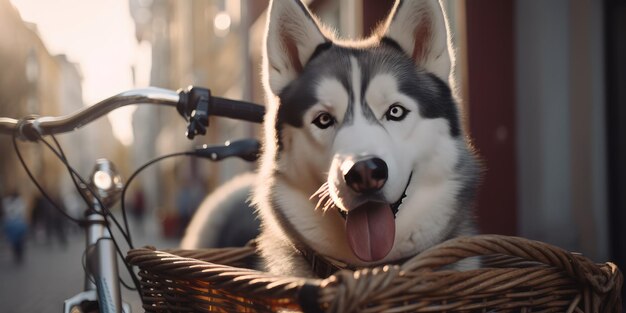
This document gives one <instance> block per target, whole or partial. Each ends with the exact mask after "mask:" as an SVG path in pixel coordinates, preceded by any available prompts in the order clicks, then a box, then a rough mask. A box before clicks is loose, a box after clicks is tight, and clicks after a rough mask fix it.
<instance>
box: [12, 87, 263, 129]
mask: <svg viewBox="0 0 626 313" xmlns="http://www.w3.org/2000/svg"><path fill="white" fill-rule="evenodd" d="M131 104H158V105H166V106H174V107H176V108H177V110H178V112H179V113H180V114H181V115H182V116H183V117H184V118H185V119H186V120H187V121H188V122H189V127H188V135H187V137H189V138H190V139H191V138H193V137H194V136H195V135H196V134H198V133H200V134H204V133H205V128H206V127H207V126H208V116H210V115H216V116H223V117H229V118H235V119H241V120H246V121H249V122H256V123H260V122H262V121H263V115H264V114H265V108H264V107H263V106H260V105H257V104H254V103H249V102H244V101H235V100H229V99H225V98H220V97H213V96H211V92H210V91H209V90H208V89H204V88H199V87H188V88H187V89H184V90H179V91H178V92H175V91H172V90H168V89H163V88H156V87H150V88H144V89H134V90H129V91H126V92H122V93H120V94H118V95H115V96H113V97H110V98H108V99H105V100H103V101H100V102H98V103H96V104H94V105H92V106H89V107H86V108H84V109H82V110H79V111H77V112H75V113H73V114H70V115H66V116H62V117H37V116H31V117H27V118H25V119H22V120H17V119H12V118H6V117H0V133H7V134H10V133H12V132H14V131H15V130H17V132H18V137H19V138H21V139H23V140H30V141H35V140H37V139H38V138H39V136H43V135H53V134H59V133H65V132H70V131H73V130H75V129H78V128H80V127H83V126H85V125H86V124H89V123H90V122H92V121H94V120H95V119H98V118H99V117H101V116H103V115H105V114H107V113H109V112H111V111H113V110H115V109H117V108H120V107H123V106H126V105H131Z"/></svg>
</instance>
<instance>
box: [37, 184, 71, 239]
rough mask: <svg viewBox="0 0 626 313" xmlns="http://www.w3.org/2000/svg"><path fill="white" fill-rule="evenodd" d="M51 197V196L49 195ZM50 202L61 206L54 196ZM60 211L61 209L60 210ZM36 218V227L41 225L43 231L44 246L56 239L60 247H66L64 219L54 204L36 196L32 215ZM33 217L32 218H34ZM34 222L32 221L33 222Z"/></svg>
mask: <svg viewBox="0 0 626 313" xmlns="http://www.w3.org/2000/svg"><path fill="white" fill-rule="evenodd" d="M51 196H52V195H51ZM52 197H53V198H52V200H53V201H55V203H57V204H58V205H61V206H62V203H61V202H60V201H59V200H58V199H57V198H56V197H54V196H52ZM61 209H62V208H61ZM35 213H37V214H36V215H37V216H38V217H37V224H35V225H37V227H39V226H40V225H42V224H43V227H44V231H45V238H46V244H47V245H51V244H52V240H53V237H56V238H57V240H58V241H59V243H60V244H61V246H62V247H65V246H67V236H66V234H65V217H64V216H63V215H62V214H61V212H58V211H57V208H55V206H54V204H52V203H51V202H50V200H48V199H47V198H45V197H42V196H38V197H37V198H36V199H35V206H34V207H33V214H34V216H35ZM34 216H33V217H34ZM34 221H35V220H34V219H33V222H34Z"/></svg>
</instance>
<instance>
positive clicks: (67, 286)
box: [0, 216, 178, 313]
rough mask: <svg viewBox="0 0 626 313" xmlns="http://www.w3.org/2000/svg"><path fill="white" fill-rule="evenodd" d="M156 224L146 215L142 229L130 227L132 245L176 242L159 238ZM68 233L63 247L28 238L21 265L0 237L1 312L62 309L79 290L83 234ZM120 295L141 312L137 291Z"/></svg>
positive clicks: (161, 245)
mask: <svg viewBox="0 0 626 313" xmlns="http://www.w3.org/2000/svg"><path fill="white" fill-rule="evenodd" d="M132 225H133V224H132V223H131V227H132ZM157 225H158V224H157V220H156V218H154V217H152V218H151V217H150V216H146V219H145V220H144V230H143V232H139V231H133V235H134V236H133V242H134V243H135V246H137V247H141V246H144V245H154V246H156V247H158V248H171V247H175V246H176V245H177V244H178V242H177V241H175V240H166V239H162V238H161V236H160V234H159V229H158V228H157ZM67 234H68V236H67V237H68V242H67V245H66V246H65V247H63V246H62V245H61V244H60V243H59V242H58V240H52V242H51V243H50V244H47V243H44V242H34V240H30V241H29V242H28V244H27V247H26V252H25V259H24V263H23V264H21V265H18V264H15V263H14V262H13V259H12V255H11V251H10V246H9V245H8V243H7V242H6V240H4V239H5V238H2V237H0V277H1V281H2V283H1V284H0V306H1V308H0V311H1V312H6V313H22V312H24V313H26V312H41V313H47V312H50V313H58V312H62V309H63V301H64V300H65V299H67V298H70V297H72V296H73V295H75V294H77V293H78V292H80V291H82V288H83V277H84V271H83V267H82V265H81V258H82V255H83V251H84V248H85V247H84V245H85V244H84V242H85V239H84V235H83V233H82V232H79V231H78V230H76V231H68V232H67ZM119 238H121V237H119ZM53 239H56V238H53ZM39 241H41V240H39ZM119 267H120V272H121V273H122V277H123V279H124V281H126V282H128V283H132V281H131V280H130V278H129V276H128V274H127V273H126V272H125V271H126V270H125V269H124V268H123V266H122V265H121V264H119ZM122 297H123V298H124V301H126V302H128V303H129V304H130V305H131V308H132V312H143V310H142V309H141V302H140V301H139V297H138V295H137V293H136V291H129V290H126V289H124V288H122Z"/></svg>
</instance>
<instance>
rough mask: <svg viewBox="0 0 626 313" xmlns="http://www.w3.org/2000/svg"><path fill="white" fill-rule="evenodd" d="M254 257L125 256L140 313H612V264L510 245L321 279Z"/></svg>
mask: <svg viewBox="0 0 626 313" xmlns="http://www.w3.org/2000/svg"><path fill="white" fill-rule="evenodd" d="M472 256H482V257H483V258H482V259H483V267H482V268H480V269H474V270H470V271H464V272H459V271H454V270H449V269H446V266H447V265H450V264H453V263H455V262H457V261H459V260H462V259H465V258H468V257H472ZM255 258H256V253H255V247H254V244H251V245H249V246H247V247H244V248H227V249H206V250H164V251H155V250H154V249H149V248H146V249H135V250H131V251H130V252H129V253H128V256H127V260H128V261H129V262H130V263H131V264H133V265H136V266H138V267H139V269H140V272H139V275H140V277H141V285H142V294H143V306H144V309H145V310H146V311H147V312H276V311H283V310H287V311H300V310H302V311H304V312H389V313H392V312H621V299H620V291H621V286H622V280H623V277H622V274H621V273H620V271H619V270H618V269H617V267H616V266H615V265H614V264H612V263H605V264H594V263H592V262H591V261H590V260H589V259H587V258H585V257H583V256H581V255H579V254H574V253H570V252H567V251H565V250H563V249H560V248H557V247H554V246H552V245H549V244H546V243H542V242H537V241H531V240H527V239H523V238H517V237H506V236H497V235H481V236H475V237H463V238H457V239H453V240H450V241H447V242H444V243H442V244H440V245H438V246H436V247H433V248H431V249H429V250H427V251H425V252H423V253H421V254H419V255H418V256H416V257H414V258H412V259H410V260H408V261H406V262H405V263H404V264H402V265H399V266H398V265H393V266H384V267H380V268H373V269H362V270H358V271H355V272H352V271H348V270H343V271H340V272H338V273H336V274H335V275H333V276H330V277H329V278H327V279H323V280H322V279H303V278H297V277H280V276H275V275H271V274H268V273H264V272H259V271H255V270H251V269H247V268H245V266H248V265H249V264H252V263H254V262H255ZM448 268H449V267H448Z"/></svg>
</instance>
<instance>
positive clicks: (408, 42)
mask: <svg viewBox="0 0 626 313" xmlns="http://www.w3.org/2000/svg"><path fill="white" fill-rule="evenodd" d="M384 25H385V26H384V28H383V29H384V34H383V37H382V38H383V39H382V40H383V41H384V40H389V39H391V40H392V42H395V43H397V44H398V45H399V46H400V48H401V49H402V50H403V51H404V52H405V53H407V54H408V55H409V56H410V57H411V58H412V59H413V60H414V61H415V63H416V64H417V65H418V66H420V67H423V68H425V69H426V70H428V71H430V72H432V73H434V74H435V75H437V76H438V77H439V78H441V79H442V80H443V81H445V82H446V83H447V82H448V76H449V75H450V70H451V67H452V57H453V55H451V51H450V49H449V48H448V39H449V35H448V29H447V24H446V18H445V15H444V12H443V9H442V8H441V5H440V4H439V2H438V1H437V0H397V1H396V3H395V5H394V7H393V9H392V10H391V13H390V14H389V17H388V18H387V21H386V22H385V24H384Z"/></svg>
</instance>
